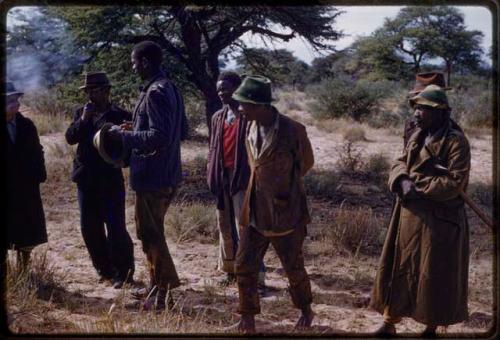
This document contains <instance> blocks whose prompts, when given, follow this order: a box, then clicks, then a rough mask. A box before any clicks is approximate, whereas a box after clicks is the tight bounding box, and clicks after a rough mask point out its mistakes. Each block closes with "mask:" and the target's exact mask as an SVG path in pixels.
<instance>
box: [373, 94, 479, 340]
mask: <svg viewBox="0 0 500 340" xmlns="http://www.w3.org/2000/svg"><path fill="white" fill-rule="evenodd" d="M410 105H411V106H412V108H413V109H414V110H415V113H414V118H415V122H416V124H417V128H416V130H415V131H414V132H413V133H412V135H411V137H410V139H409V140H408V144H407V145H406V147H405V150H404V152H403V155H402V156H401V157H399V158H398V159H397V160H396V162H395V163H394V165H393V167H392V169H391V172H390V176H389V187H390V189H391V191H392V192H394V193H397V195H398V199H397V202H396V204H395V206H394V209H393V212H392V217H391V221H390V224H389V228H388V231H387V236H386V240H385V243H384V247H383V249H382V255H381V259H380V265H379V269H378V271H377V275H376V279H375V284H374V287H373V292H372V300H371V306H372V307H373V308H374V309H375V310H377V311H378V312H380V313H381V314H383V315H384V324H383V325H382V326H381V327H380V328H379V329H378V330H377V335H380V336H388V335H394V334H396V328H395V324H396V323H398V322H399V321H400V320H401V318H402V317H411V318H413V319H414V320H416V321H418V322H421V323H424V324H425V325H426V326H427V327H426V329H425V331H424V333H423V336H435V335H436V328H437V326H447V325H450V324H454V323H457V322H461V321H463V320H465V319H466V318H467V316H468V312H467V280H468V266H469V226H468V223H467V217H466V214H465V206H464V201H463V199H462V198H461V196H460V191H461V190H463V191H465V190H466V187H467V183H468V180H469V172H470V147H469V143H468V141H467V138H466V137H465V135H464V134H463V132H462V131H461V130H459V129H457V128H455V127H454V125H453V124H452V123H451V121H450V118H449V117H450V110H451V109H450V107H449V105H448V100H447V98H446V94H445V92H444V90H443V89H442V88H440V87H439V86H436V85H429V86H427V87H426V88H425V89H424V90H423V91H422V92H420V93H419V94H418V95H416V96H414V97H412V98H410Z"/></svg>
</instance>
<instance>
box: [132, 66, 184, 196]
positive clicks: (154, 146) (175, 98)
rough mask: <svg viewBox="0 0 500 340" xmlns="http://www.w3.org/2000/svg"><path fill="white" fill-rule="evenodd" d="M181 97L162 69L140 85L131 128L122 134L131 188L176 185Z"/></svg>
mask: <svg viewBox="0 0 500 340" xmlns="http://www.w3.org/2000/svg"><path fill="white" fill-rule="evenodd" d="M184 117H185V112H184V100H183V98H182V95H181V94H180V92H179V90H178V89H177V87H176V86H175V85H174V84H173V83H172V82H171V81H170V80H169V79H168V78H167V76H166V75H165V74H164V73H163V72H159V73H158V74H156V75H155V76H153V77H152V78H151V79H150V80H149V81H148V82H147V83H146V84H145V86H144V87H143V88H142V90H141V93H140V96H139V99H138V100H137V103H136V105H135V109H134V113H133V131H125V132H124V133H123V146H124V148H125V149H126V150H128V151H129V153H130V158H129V165H130V185H131V187H132V189H133V190H135V191H154V190H158V189H165V188H169V187H176V186H177V185H178V183H179V182H180V181H181V150H180V142H181V136H182V133H183V121H184Z"/></svg>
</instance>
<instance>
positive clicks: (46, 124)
mask: <svg viewBox="0 0 500 340" xmlns="http://www.w3.org/2000/svg"><path fill="white" fill-rule="evenodd" d="M30 118H31V120H32V121H33V123H35V126H36V129H37V130H38V134H39V135H40V136H44V135H48V134H51V133H56V132H64V131H66V129H67V128H68V126H69V125H70V123H71V121H70V119H68V118H67V117H66V116H65V115H64V114H60V113H58V114H55V115H45V114H34V115H31V116H30Z"/></svg>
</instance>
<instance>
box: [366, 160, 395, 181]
mask: <svg viewBox="0 0 500 340" xmlns="http://www.w3.org/2000/svg"><path fill="white" fill-rule="evenodd" d="M364 166H365V168H364V170H365V172H366V173H367V174H368V176H369V177H370V178H371V179H372V180H374V181H375V182H376V183H377V185H384V184H385V183H387V178H388V175H389V170H390V168H391V164H390V163H389V160H388V159H387V157H386V156H385V155H383V154H381V153H376V154H373V155H370V156H369V157H368V160H367V161H366V162H365V164H364Z"/></svg>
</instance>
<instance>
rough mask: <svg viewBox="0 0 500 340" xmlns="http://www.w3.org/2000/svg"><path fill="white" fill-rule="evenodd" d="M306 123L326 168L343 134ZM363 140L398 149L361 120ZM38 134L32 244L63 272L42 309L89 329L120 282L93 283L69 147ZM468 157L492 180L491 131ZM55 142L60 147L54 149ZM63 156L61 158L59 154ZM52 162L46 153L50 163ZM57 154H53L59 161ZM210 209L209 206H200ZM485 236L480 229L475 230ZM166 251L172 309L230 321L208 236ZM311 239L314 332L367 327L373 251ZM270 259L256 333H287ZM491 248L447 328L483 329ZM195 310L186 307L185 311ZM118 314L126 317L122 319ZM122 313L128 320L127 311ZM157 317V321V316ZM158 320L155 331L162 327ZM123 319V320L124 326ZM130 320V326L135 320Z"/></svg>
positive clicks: (481, 177)
mask: <svg viewBox="0 0 500 340" xmlns="http://www.w3.org/2000/svg"><path fill="white" fill-rule="evenodd" d="M307 131H308V134H309V137H310V139H311V143H312V145H313V148H314V152H315V158H316V167H317V168H323V169H329V168H333V167H334V166H335V163H336V161H337V159H338V156H337V154H336V152H335V149H336V147H337V146H339V145H340V144H341V143H342V136H341V135H340V134H338V133H327V132H324V131H321V130H319V129H318V128H317V127H315V126H308V127H307ZM367 139H368V141H367V142H361V147H362V149H363V152H364V153H365V154H373V153H383V154H385V155H386V156H387V157H389V158H390V159H393V158H394V157H396V156H397V154H398V153H399V150H400V144H401V138H400V137H398V136H394V135H391V134H387V133H383V132H382V133H381V131H377V130H367ZM41 142H42V144H43V145H44V148H45V151H46V160H47V162H48V164H49V163H50V164H52V165H50V166H48V168H50V169H51V171H54V174H55V175H54V174H52V175H50V174H49V177H50V181H49V182H48V183H45V184H44V185H43V186H42V195H43V201H44V207H45V212H46V219H47V229H48V233H49V243H48V244H47V245H44V246H41V247H38V248H37V252H43V251H45V250H46V251H47V254H48V257H49V259H50V261H51V263H52V264H53V265H54V266H55V267H56V268H57V269H58V270H59V271H60V272H62V273H64V275H65V279H64V282H63V283H62V284H63V286H64V290H65V292H64V294H66V295H65V298H63V299H61V301H59V302H57V301H56V302H54V303H53V308H52V309H49V310H48V311H47V313H48V314H51V315H53V316H54V317H57V318H59V319H64V320H67V321H68V322H69V323H70V324H72V325H73V326H72V327H73V328H70V329H69V331H70V332H75V331H76V332H91V333H93V332H97V333H99V332H100V330H101V329H105V330H108V331H109V328H100V326H99V325H100V324H101V323H103V322H104V321H103V320H109V318H110V315H111V314H108V311H109V310H110V307H111V306H113V305H116V304H120V306H122V307H123V306H124V305H126V304H128V303H131V302H132V300H131V299H130V298H129V295H128V289H123V290H115V289H113V288H112V287H111V286H109V285H105V284H98V283H97V276H96V273H95V270H94V269H93V267H92V264H91V262H90V259H89V256H88V253H87V250H86V248H85V245H84V243H83V240H82V237H81V233H80V230H79V211H78V203H77V200H76V187H75V185H74V184H73V183H71V182H70V180H69V177H68V174H69V170H68V169H69V168H68V167H69V166H70V164H66V163H67V160H68V159H69V158H67V156H68V154H70V153H71V149H69V148H67V147H65V146H64V145H65V142H64V137H63V135H62V134H61V133H59V134H52V135H48V136H42V137H41ZM471 145H472V150H473V152H472V153H473V158H472V166H473V167H472V172H471V182H473V181H481V182H484V183H491V167H492V165H491V164H492V156H491V136H483V137H482V138H481V139H477V138H475V139H472V140H471ZM61 150H62V151H61ZM205 154H206V146H205V144H203V143H201V142H187V143H184V144H183V150H182V155H183V161H185V162H187V161H192V160H193V159H195V158H196V157H198V156H200V157H202V156H204V155H205ZM65 157H66V158H65ZM51 162H52V163H51ZM58 162H59V163H58ZM133 199H134V198H133V193H132V192H129V193H128V198H127V207H126V216H127V228H128V230H129V232H130V234H131V236H132V239H133V243H134V252H135V258H136V274H135V279H136V280H137V281H139V282H143V283H145V282H147V280H146V278H147V273H146V265H145V264H146V259H145V256H144V254H143V252H142V249H141V244H140V241H139V240H137V237H136V235H135V227H134V221H133ZM211 213H213V212H212V211H207V214H211ZM483 236H484V233H483ZM167 242H168V245H169V248H170V251H171V253H172V257H173V259H174V262H175V264H176V267H177V269H178V271H179V276H180V278H181V281H182V283H183V285H182V287H180V289H177V291H176V292H175V295H174V297H175V298H176V300H177V301H178V306H177V311H178V313H179V314H178V315H177V316H178V317H180V318H181V319H182V315H184V316H185V317H186V318H187V317H190V318H191V319H193V318H194V319H196V317H199V319H200V320H202V321H200V322H201V324H202V327H201V328H200V329H199V330H198V331H193V332H195V333H196V332H216V331H217V330H220V329H221V328H222V327H224V326H228V325H229V324H231V323H232V322H234V320H236V318H237V314H236V313H235V312H236V305H237V296H238V295H237V289H236V287H235V286H230V287H228V288H222V287H219V286H218V285H217V283H216V281H217V280H218V279H220V278H221V277H222V275H221V273H219V272H217V271H216V263H217V255H218V253H217V252H218V249H217V247H216V245H215V244H207V243H199V242H187V243H180V244H176V243H175V242H174V241H173V240H172V239H171V238H168V239H167ZM311 247H314V243H308V241H307V240H306V250H305V251H306V269H307V271H308V273H309V275H310V278H311V284H312V289H313V295H314V303H313V309H314V311H315V312H316V319H315V325H316V326H315V327H314V330H313V332H314V333H319V334H342V333H345V332H347V333H351V332H352V333H369V332H371V331H373V330H374V329H375V328H376V327H377V326H378V325H379V324H380V322H381V321H382V317H381V316H380V315H379V314H377V313H375V312H373V311H372V310H370V309H368V308H367V304H368V301H369V294H370V289H371V284H372V282H373V278H374V275H375V269H376V265H377V261H378V258H377V257H376V256H372V257H368V256H362V257H358V258H355V257H318V256H308V253H311V252H312V251H313V249H311ZM265 262H266V264H267V265H268V273H267V284H268V285H269V286H270V287H272V289H271V290H270V291H269V292H268V294H267V296H265V297H263V298H262V300H261V305H262V314H261V315H259V316H258V317H257V327H258V329H259V330H261V331H262V332H263V333H266V334H269V333H290V332H291V329H292V326H293V324H294V323H295V321H296V319H297V316H298V314H297V311H296V310H295V309H293V308H292V304H291V300H290V296H289V294H288V293H287V290H286V287H287V280H286V278H285V276H284V274H283V271H282V269H281V268H280V264H279V261H278V259H277V257H276V255H275V253H274V252H273V251H269V252H268V254H267V256H266V259H265ZM492 263H493V262H492V256H491V253H489V252H482V253H481V254H479V255H478V256H472V257H471V266H470V305H469V311H470V313H471V319H470V320H469V321H468V322H465V323H461V324H457V325H454V326H452V327H449V328H448V330H447V331H448V332H466V333H474V334H477V333H481V332H485V331H487V330H488V327H489V325H491V320H492V315H493V310H492V284H493V279H492V272H493V271H492V266H493V265H492ZM117 315H119V317H118V318H115V319H113V322H115V323H119V322H120V318H122V319H123V320H135V321H134V322H135V324H134V323H132V321H130V325H128V326H127V325H125V326H122V328H120V329H121V330H122V331H123V330H124V329H126V330H127V329H128V330H129V331H130V332H137V331H136V329H140V328H138V327H139V326H133V325H136V324H137V322H139V321H137V320H139V319H140V318H146V319H147V318H151V315H149V314H145V313H143V314H140V313H138V311H137V310H134V309H127V308H125V307H123V308H122V309H120V314H117ZM193 315H194V317H193ZM122 322H125V321H122ZM127 322H128V321H127ZM162 325H163V326H162ZM164 325H165V321H164V323H163V324H161V325H160V326H158V328H157V329H155V330H152V331H153V332H156V331H158V332H166V330H165V328H163V327H164ZM127 327H129V328H127ZM134 327H135V328H134ZM398 330H399V331H402V332H409V333H412V332H419V331H422V330H423V326H422V325H419V324H417V323H416V322H413V321H411V320H405V321H403V322H402V323H401V325H399V326H398ZM43 332H50V333H52V332H53V333H60V332H65V329H52V330H47V329H44V330H43Z"/></svg>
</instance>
